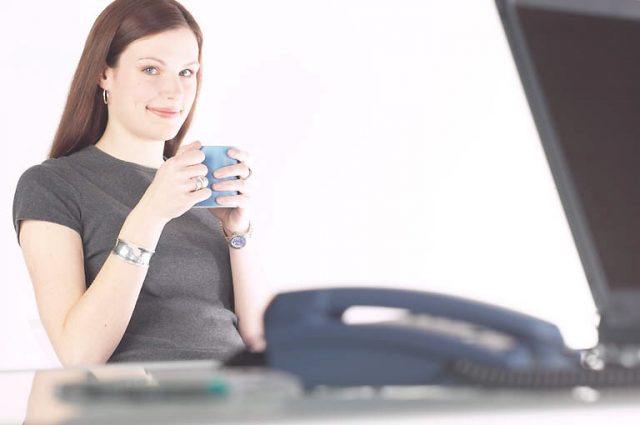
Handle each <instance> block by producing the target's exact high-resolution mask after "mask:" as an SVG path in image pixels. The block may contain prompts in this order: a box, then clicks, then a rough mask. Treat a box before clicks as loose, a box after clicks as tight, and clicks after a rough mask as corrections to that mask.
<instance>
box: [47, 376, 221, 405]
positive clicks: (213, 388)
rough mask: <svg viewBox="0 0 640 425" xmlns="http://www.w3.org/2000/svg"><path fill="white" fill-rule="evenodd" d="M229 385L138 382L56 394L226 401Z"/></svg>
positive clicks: (73, 387)
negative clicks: (222, 399) (218, 399)
mask: <svg viewBox="0 0 640 425" xmlns="http://www.w3.org/2000/svg"><path fill="white" fill-rule="evenodd" d="M230 390H231V388H230V385H229V383H228V381H227V380H224V379H212V380H210V381H207V382H179V381H176V382H170V381H169V382H163V383H148V382H140V381H126V380H125V381H112V382H82V383H68V384H63V385H61V386H59V387H58V388H57V389H56V394H57V395H58V396H59V397H60V398H62V399H64V400H70V401H72V400H87V399H91V400H96V399H123V398H126V399H128V400H164V399H170V398H189V399H195V398H209V399H217V398H225V397H227V396H228V395H229V394H230V392H231V391H230Z"/></svg>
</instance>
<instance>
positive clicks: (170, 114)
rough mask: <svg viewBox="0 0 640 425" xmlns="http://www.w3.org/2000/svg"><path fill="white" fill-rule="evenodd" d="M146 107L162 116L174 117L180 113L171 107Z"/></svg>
mask: <svg viewBox="0 0 640 425" xmlns="http://www.w3.org/2000/svg"><path fill="white" fill-rule="evenodd" d="M147 109H148V110H149V111H151V112H153V113H154V114H156V115H157V116H159V117H162V118H176V117H178V116H179V115H180V111H176V110H173V109H157V108H149V107H147Z"/></svg>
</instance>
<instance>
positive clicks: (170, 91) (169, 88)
mask: <svg viewBox="0 0 640 425" xmlns="http://www.w3.org/2000/svg"><path fill="white" fill-rule="evenodd" d="M161 94H162V95H163V96H167V97H168V98H171V99H175V98H177V97H180V96H181V95H182V84H181V82H180V76H177V75H176V76H167V77H166V78H164V81H163V83H162V87H161Z"/></svg>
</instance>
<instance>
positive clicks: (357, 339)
mask: <svg viewBox="0 0 640 425" xmlns="http://www.w3.org/2000/svg"><path fill="white" fill-rule="evenodd" d="M354 306H369V307H373V306H377V307H392V308H396V309H402V310H406V316H405V317H404V318H403V319H400V320H390V321H384V322H376V323H356V324H351V323H346V322H345V321H344V319H343V316H344V313H345V311H347V309H349V308H351V307H354ZM265 335H266V339H267V351H266V361H267V364H268V365H269V366H271V367H273V368H275V369H281V370H285V371H288V372H292V373H294V374H296V375H298V377H300V378H301V379H302V381H303V382H304V383H305V385H306V386H307V387H314V386H316V385H336V386H354V385H372V386H381V385H416V384H453V385H455V384H469V383H476V384H481V385H496V386H522V385H524V386H571V385H573V384H575V385H578V384H584V385H587V384H590V383H596V384H597V383H598V382H600V381H601V376H602V374H598V373H597V372H595V371H587V370H584V369H582V368H581V365H580V353H578V352H576V351H571V350H569V349H568V348H567V347H566V346H565V344H564V341H563V339H562V336H561V334H560V332H559V330H558V328H557V327H556V326H555V325H553V324H551V323H549V322H546V321H544V320H541V319H537V318H534V317H531V316H528V315H525V314H522V313H518V312H515V311H511V310H508V309H505V308H501V307H497V306H492V305H489V304H484V303H480V302H476V301H471V300H468V299H463V298H459V297H454V296H449V295H442V294H435V293H428V292H422V291H410V290H399V289H387V288H329V289H318V290H304V291H295V292H288V293H282V294H279V295H277V296H276V297H275V298H274V300H273V301H272V303H271V304H270V305H269V307H268V308H267V311H266V313H265ZM634 373H636V374H637V375H638V376H635V377H634V378H632V381H633V382H640V373H637V372H634ZM628 376H629V375H628V373H627V375H625V377H628ZM604 378H606V379H608V381H606V379H605V381H606V382H609V381H611V376H608V377H604ZM625 379H626V378H625Z"/></svg>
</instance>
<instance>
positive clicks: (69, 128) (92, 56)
mask: <svg viewBox="0 0 640 425" xmlns="http://www.w3.org/2000/svg"><path fill="white" fill-rule="evenodd" d="M182 27H186V28H190V29H191V30H192V31H193V33H194V34H195V36H196V39H197V41H198V61H199V62H202V61H201V58H202V31H200V27H199V26H198V24H197V22H196V21H195V19H194V18H193V16H191V14H190V13H189V12H188V11H187V9H185V8H184V6H182V5H181V4H180V3H178V2H177V1H175V0H115V1H114V2H113V3H111V4H110V5H109V6H107V8H106V9H105V10H103V11H102V13H101V14H100V16H98V18H97V19H96V21H95V22H94V24H93V27H92V28H91V31H90V32H89V36H88V37H87V41H86V42H85V45H84V50H83V51H82V56H81V57H80V61H79V63H78V67H77V69H76V72H75V74H74V76H73V80H72V82H71V87H70V89H69V96H68V98H67V103H66V105H65V107H64V112H63V113H62V118H61V119H60V124H59V125H58V130H57V131H56V135H55V137H54V139H53V144H52V145H51V150H50V151H49V158H58V157H60V156H66V155H70V154H72V153H74V152H77V151H79V150H81V149H83V148H85V147H87V146H89V145H93V144H95V143H96V142H97V141H98V140H99V139H100V137H102V135H103V133H104V131H105V129H106V127H107V105H105V104H104V102H103V100H102V89H101V88H100V86H99V85H98V81H99V79H100V75H101V74H102V72H103V71H104V70H105V68H106V67H107V66H109V67H111V68H113V67H115V66H116V65H117V64H118V60H119V58H120V55H121V54H122V52H123V51H124V50H125V49H126V47H127V46H128V45H129V44H130V43H132V42H133V41H135V40H138V39H140V38H142V37H146V36H150V35H154V34H158V33H160V32H163V31H166V30H170V29H175V28H182ZM201 78H202V72H201V71H199V72H198V73H197V74H196V79H197V83H198V84H197V89H196V96H195V99H194V101H193V106H192V108H191V111H190V112H189V115H188V116H187V119H186V120H185V122H184V123H183V125H182V127H181V128H180V131H178V134H177V135H176V137H174V138H173V139H171V140H167V141H165V144H164V155H165V156H166V157H168V158H170V157H172V156H174V155H175V153H176V151H177V150H178V147H179V146H180V144H181V143H182V139H183V138H184V135H185V134H186V133H187V130H189V126H190V125H191V120H192V117H193V113H194V111H195V109H196V103H197V101H198V95H199V94H200V80H201Z"/></svg>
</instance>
